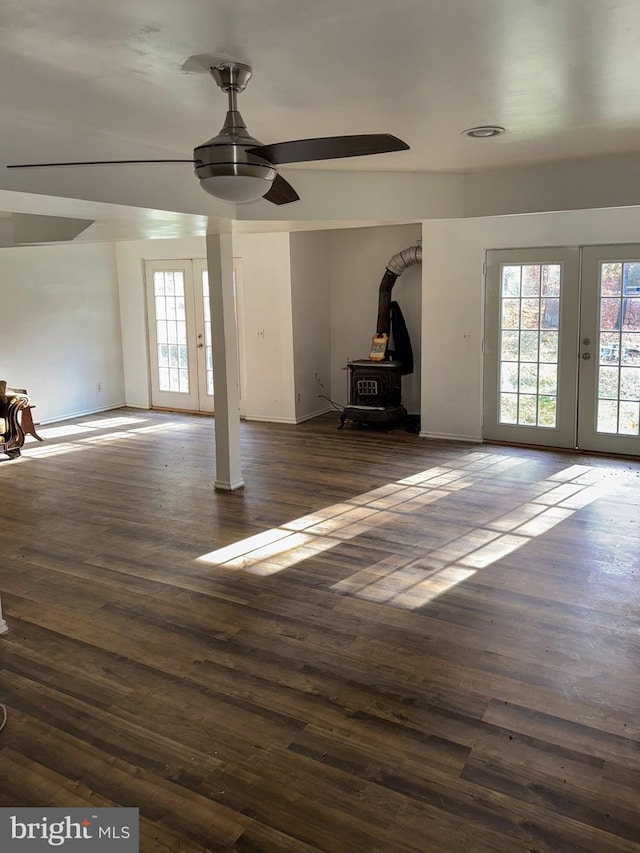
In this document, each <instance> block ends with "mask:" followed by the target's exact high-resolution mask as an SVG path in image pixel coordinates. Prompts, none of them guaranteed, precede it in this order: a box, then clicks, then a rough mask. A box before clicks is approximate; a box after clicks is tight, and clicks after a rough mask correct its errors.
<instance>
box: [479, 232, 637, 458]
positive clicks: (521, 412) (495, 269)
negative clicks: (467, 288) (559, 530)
mask: <svg viewBox="0 0 640 853" xmlns="http://www.w3.org/2000/svg"><path fill="white" fill-rule="evenodd" d="M486 273H487V275H486V311H485V371H484V401H485V404H484V426H483V430H484V436H485V437H486V438H488V439H494V440H502V441H507V442H514V443H525V444H539V445H549V446H553V447H571V448H579V449H581V450H596V451H602V452H606V453H621V454H632V455H640V246H590V247H587V248H583V249H578V248H576V249H536V250H528V249H517V250H516V249H514V250H509V251H491V252H488V253H487V270H486Z"/></svg>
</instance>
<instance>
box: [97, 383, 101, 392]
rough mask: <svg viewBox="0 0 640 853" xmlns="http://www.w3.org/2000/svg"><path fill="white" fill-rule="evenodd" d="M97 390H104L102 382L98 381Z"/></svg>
mask: <svg viewBox="0 0 640 853" xmlns="http://www.w3.org/2000/svg"><path fill="white" fill-rule="evenodd" d="M96 391H102V382H98V384H97V385H96Z"/></svg>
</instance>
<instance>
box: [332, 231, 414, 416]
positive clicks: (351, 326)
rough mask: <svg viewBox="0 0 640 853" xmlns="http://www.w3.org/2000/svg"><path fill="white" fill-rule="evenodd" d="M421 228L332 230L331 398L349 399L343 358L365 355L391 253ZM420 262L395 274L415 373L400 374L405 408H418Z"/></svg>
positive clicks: (342, 401) (396, 294) (394, 294)
mask: <svg viewBox="0 0 640 853" xmlns="http://www.w3.org/2000/svg"><path fill="white" fill-rule="evenodd" d="M420 236H421V227H420V225H419V224H417V225H416V224H414V225H392V226H382V227H378V228H353V229H348V230H342V231H331V232H330V239H331V243H330V251H331V399H332V400H334V401H335V402H336V403H339V404H340V405H344V404H345V403H346V402H347V374H346V371H345V370H344V369H343V368H344V366H345V364H346V363H347V361H353V360H354V359H358V358H368V356H369V352H370V350H371V338H372V337H373V335H374V334H375V332H376V322H377V318H378V292H379V288H380V282H381V281H382V277H383V275H384V273H385V269H386V266H387V263H388V261H389V260H390V258H391V257H392V256H393V255H395V254H396V253H397V252H400V251H402V249H406V248H408V247H409V246H415V244H416V242H417V240H419V239H420ZM421 288H422V277H421V274H420V267H419V266H415V267H410V268H409V269H408V270H405V272H403V273H402V275H401V276H400V277H399V278H398V279H397V281H396V283H395V285H394V288H393V291H392V298H393V299H395V300H396V301H397V302H398V304H399V305H400V307H401V308H402V313H403V315H404V318H405V320H406V322H407V328H408V330H409V335H410V337H411V345H412V347H413V354H414V362H415V367H414V371H415V372H414V373H413V374H411V375H409V376H403V377H402V401H403V404H404V406H405V407H406V409H407V411H408V412H410V413H417V412H419V411H420V364H421V341H420V335H421V316H422V311H421V303H422V296H421Z"/></svg>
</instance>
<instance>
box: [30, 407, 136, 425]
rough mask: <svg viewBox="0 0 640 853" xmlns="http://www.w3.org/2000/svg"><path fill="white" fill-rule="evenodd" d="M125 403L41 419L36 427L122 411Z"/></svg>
mask: <svg viewBox="0 0 640 853" xmlns="http://www.w3.org/2000/svg"><path fill="white" fill-rule="evenodd" d="M126 405H127V404H126V403H124V402H123V403H110V404H109V405H108V406H101V407H100V408H98V409H84V410H83V411H81V412H71V413H70V414H68V415H60V417H58V418H43V419H42V420H41V421H36V426H46V425H47V424H59V423H61V422H62V421H70V420H71V419H72V418H82V417H84V416H85V415H98V414H100V413H101V412H111V411H112V410H113V409H124V408H125V407H126Z"/></svg>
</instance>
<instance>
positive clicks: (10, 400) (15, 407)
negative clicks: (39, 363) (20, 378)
mask: <svg viewBox="0 0 640 853" xmlns="http://www.w3.org/2000/svg"><path fill="white" fill-rule="evenodd" d="M32 408H34V407H33V406H32V405H31V401H30V400H29V396H28V394H27V392H26V390H25V389H24V388H7V383H6V381H5V380H4V379H2V380H0V453H5V454H6V455H7V456H8V457H9V459H15V458H16V457H18V456H20V448H21V447H22V446H23V444H24V438H25V435H32V436H33V437H34V438H35V439H37V440H38V441H42V439H41V438H40V436H39V435H38V433H37V432H36V428H35V426H34V423H33V417H32V415H31V409H32Z"/></svg>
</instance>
